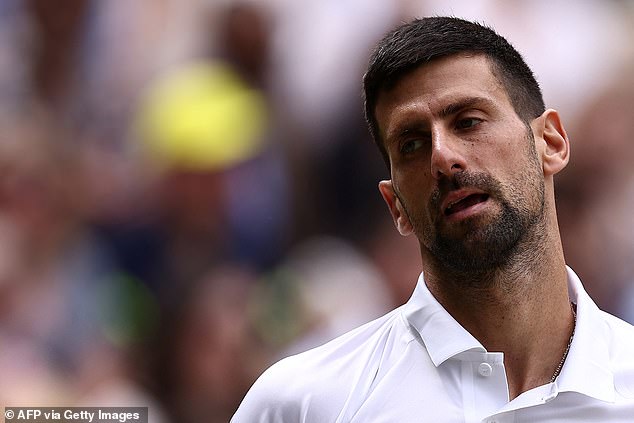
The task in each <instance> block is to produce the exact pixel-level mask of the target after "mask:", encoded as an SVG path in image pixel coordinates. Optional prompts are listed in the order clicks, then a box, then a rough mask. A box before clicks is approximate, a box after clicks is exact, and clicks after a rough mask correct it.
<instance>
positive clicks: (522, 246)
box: [406, 144, 545, 280]
mask: <svg viewBox="0 0 634 423" xmlns="http://www.w3.org/2000/svg"><path fill="white" fill-rule="evenodd" d="M532 145H534V144H532ZM531 150H532V151H530V152H529V154H530V161H529V163H528V166H527V168H525V169H524V171H523V172H521V173H520V174H519V175H518V178H516V180H515V183H516V184H527V187H528V188H527V190H526V191H525V192H527V193H528V195H529V196H530V197H529V198H523V197H522V190H521V189H518V187H517V185H514V186H509V187H505V186H503V185H502V184H501V183H500V182H499V181H498V180H496V179H495V178H493V177H492V176H491V175H489V174H486V173H472V172H466V171H463V172H459V173H457V174H455V175H454V176H453V177H452V178H451V180H448V181H446V183H445V184H444V185H441V186H440V187H439V188H438V189H437V190H436V191H435V192H434V193H432V196H431V199H430V201H429V210H440V202H441V198H442V197H443V194H446V192H447V190H450V189H459V188H475V189H479V190H482V191H484V192H487V193H488V194H489V200H488V201H494V202H495V203H497V205H498V206H499V212H497V213H496V214H495V215H494V216H491V215H490V214H489V215H485V216H475V217H472V218H469V219H466V220H464V221H462V222H460V223H459V225H460V227H459V228H455V227H454V228H448V227H444V225H443V223H444V221H443V219H442V218H439V219H436V221H434V222H432V223H431V225H429V224H428V225H427V229H426V228H425V226H426V225H425V224H424V223H423V222H422V219H420V218H418V217H417V216H411V215H410V216H409V217H410V222H412V225H413V228H414V232H415V234H416V236H417V237H418V239H419V241H420V243H421V248H425V249H426V250H428V251H429V253H430V255H431V257H432V258H433V260H434V262H435V263H434V265H435V266H438V267H440V268H441V269H442V270H443V271H444V272H448V273H452V274H454V275H462V276H464V277H465V279H468V280H477V279H483V278H484V279H486V276H487V275H492V274H495V272H496V271H498V270H500V269H504V268H506V267H508V266H509V264H510V263H511V262H517V261H518V260H523V259H524V257H523V255H526V254H531V251H533V250H535V247H537V246H536V245H535V244H536V243H538V242H539V240H540V239H541V238H540V232H541V231H544V230H545V229H544V228H545V215H544V209H545V199H544V181H543V179H542V178H541V173H540V169H541V166H540V165H539V161H538V160H537V155H536V152H535V150H534V147H533V148H532V149H531ZM406 212H407V211H406ZM412 218H413V219H412ZM430 226H431V227H433V231H429V227H430ZM439 270H440V269H439Z"/></svg>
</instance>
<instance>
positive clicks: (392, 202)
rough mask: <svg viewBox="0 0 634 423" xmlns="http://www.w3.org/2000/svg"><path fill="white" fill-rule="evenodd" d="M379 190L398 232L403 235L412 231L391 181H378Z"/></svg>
mask: <svg viewBox="0 0 634 423" xmlns="http://www.w3.org/2000/svg"><path fill="white" fill-rule="evenodd" d="M379 191H380V192H381V195H382V196H383V199H384V200H385V204H387V208H388V209H389V210H390V214H391V215H392V219H393V220H394V225H396V229H398V231H399V233H400V234H401V235H403V236H407V235H410V234H411V233H412V232H414V230H413V228H412V224H411V223H410V221H409V217H408V216H407V213H406V212H405V209H404V208H403V204H401V200H400V199H399V198H398V195H396V192H395V191H394V185H393V184H392V181H391V180H387V181H381V182H379Z"/></svg>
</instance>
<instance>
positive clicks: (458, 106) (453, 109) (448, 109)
mask: <svg viewBox="0 0 634 423" xmlns="http://www.w3.org/2000/svg"><path fill="white" fill-rule="evenodd" d="M476 105H486V106H493V101H491V99H489V98H486V97H468V98H464V99H461V100H458V101H456V102H455V103H451V104H448V105H447V106H445V107H443V109H442V110H441V111H440V113H439V114H438V115H439V116H440V117H441V118H445V117H447V116H450V115H453V114H455V113H458V112H459V111H461V110H463V109H468V108H469V107H473V106H476Z"/></svg>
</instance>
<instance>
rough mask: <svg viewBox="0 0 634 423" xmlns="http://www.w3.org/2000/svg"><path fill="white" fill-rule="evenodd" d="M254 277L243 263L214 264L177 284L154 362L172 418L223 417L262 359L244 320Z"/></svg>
mask: <svg viewBox="0 0 634 423" xmlns="http://www.w3.org/2000/svg"><path fill="white" fill-rule="evenodd" d="M256 281H257V275H256V274H254V273H252V272H251V271H249V270H247V269H245V268H243V267H240V266H234V265H231V264H226V265H223V266H219V267H216V268H215V269H213V270H211V271H210V272H209V273H207V274H206V275H204V276H203V277H202V278H201V279H199V280H197V281H195V283H193V284H191V285H190V286H188V287H187V288H184V287H183V288H182V289H181V292H180V293H179V296H178V301H177V302H176V304H174V306H173V307H172V308H171V311H170V312H168V313H167V314H166V315H165V316H164V317H165V320H164V321H165V327H164V328H163V330H162V331H161V334H160V335H161V336H160V338H159V339H158V341H159V349H160V350H159V351H158V352H159V360H158V361H157V362H156V366H157V371H158V372H159V373H158V374H159V375H160V376H159V382H160V387H159V388H158V389H159V392H161V396H162V398H163V400H164V401H165V404H166V405H167V407H168V410H169V412H170V414H171V417H172V421H175V422H182V423H199V422H200V423H202V422H213V423H215V422H218V423H221V422H223V423H224V422H227V421H229V418H230V417H231V415H232V414H233V412H234V411H235V409H236V408H237V406H238V404H239V402H240V400H241V399H242V397H243V396H244V394H245V393H246V391H247V389H248V388H249V386H250V385H251V383H252V381H253V379H254V378H255V377H256V376H257V374H258V373H259V372H260V371H261V369H262V367H263V366H265V365H267V364H268V360H267V358H266V355H265V353H266V350H265V349H263V346H264V345H263V344H261V343H260V342H259V341H258V338H257V337H256V336H255V334H256V332H255V331H254V327H253V322H252V321H251V320H250V318H251V313H250V302H251V300H252V295H253V292H254V291H253V290H254V288H255V285H256Z"/></svg>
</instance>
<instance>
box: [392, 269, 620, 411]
mask: <svg viewBox="0 0 634 423" xmlns="http://www.w3.org/2000/svg"><path fill="white" fill-rule="evenodd" d="M566 270H567V273H568V295H569V296H570V300H571V301H572V302H573V303H575V304H576V305H577V321H576V327H575V336H574V337H573V340H572V344H571V345H570V351H569V353H568V357H567V358H566V362H565V363H564V366H563V368H562V370H561V374H560V375H559V377H558V378H557V381H556V382H555V383H556V385H557V386H556V387H555V389H556V390H557V391H558V392H566V391H571V392H578V393H581V394H583V395H587V396H590V397H592V398H596V399H599V400H602V401H607V402H614V400H615V390H614V375H613V373H612V371H611V370H610V368H609V363H610V355H609V333H608V332H607V328H606V327H605V323H604V319H603V318H602V316H601V313H602V312H601V310H599V308H598V307H597V305H596V304H595V303H594V301H592V299H591V298H590V296H589V295H588V294H587V293H586V291H585V289H584V288H583V285H582V283H581V281H580V280H579V277H578V276H577V275H576V274H575V273H574V272H573V270H572V269H570V268H569V267H568V266H566ZM403 314H404V317H405V319H406V320H407V321H408V322H409V324H410V325H411V326H412V327H413V328H414V329H415V330H416V331H417V332H418V333H419V334H420V337H421V339H422V341H423V344H424V345H425V348H426V349H427V351H428V353H429V355H430V357H431V360H432V362H433V363H434V365H435V366H436V367H438V366H440V365H441V364H442V363H443V362H445V361H446V360H448V359H449V358H452V357H454V356H456V355H458V354H460V353H462V352H465V351H470V350H471V351H476V352H486V349H485V348H484V347H483V346H482V344H481V343H480V342H478V340H477V339H475V338H474V337H473V336H472V335H471V334H470V333H469V332H467V330H466V329H464V328H463V327H462V326H461V325H460V324H459V323H458V322H457V321H456V320H455V319H454V318H453V317H452V316H451V315H450V314H449V313H448V312H447V311H446V310H445V309H444V308H443V306H442V305H440V303H439V302H438V301H437V300H436V298H434V296H433V295H432V293H431V292H430V291H429V289H428V288H427V285H426V283H425V279H424V275H423V274H422V273H421V275H420V276H419V278H418V283H417V284H416V288H415V289H414V293H413V294H412V297H411V298H410V299H409V301H408V302H407V303H406V304H405V306H404V309H403Z"/></svg>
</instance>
